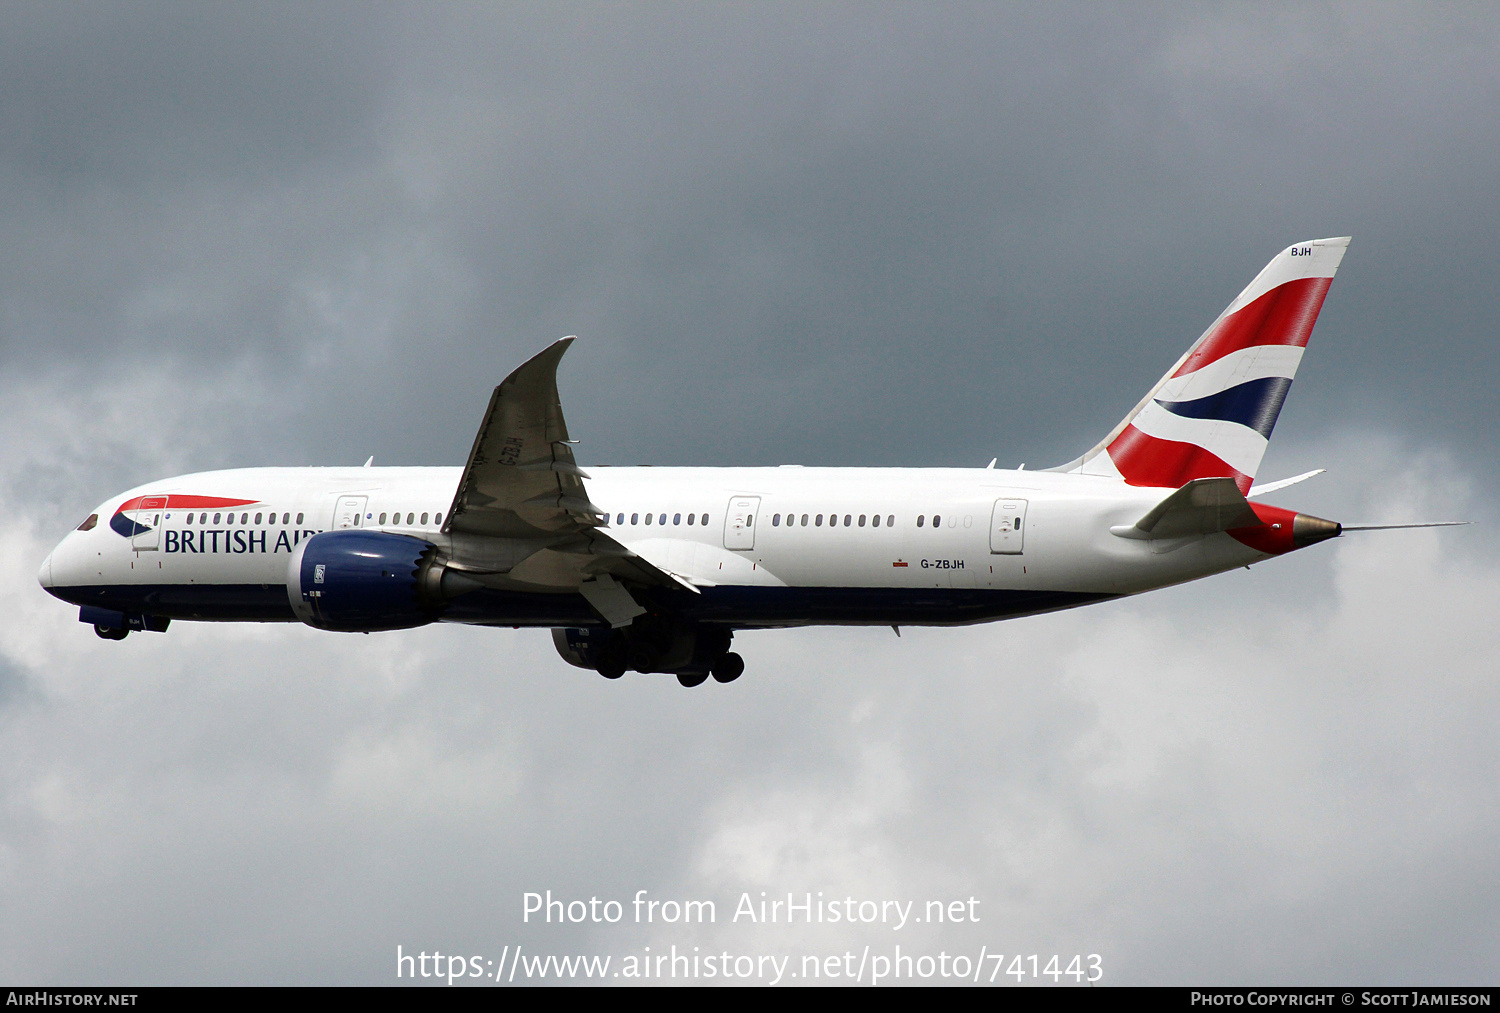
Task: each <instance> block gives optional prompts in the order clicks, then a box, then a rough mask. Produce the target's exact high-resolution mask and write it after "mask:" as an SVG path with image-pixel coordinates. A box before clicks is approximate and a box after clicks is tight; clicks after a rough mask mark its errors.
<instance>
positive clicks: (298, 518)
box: [297, 514, 302, 524]
mask: <svg viewBox="0 0 1500 1013" xmlns="http://www.w3.org/2000/svg"><path fill="white" fill-rule="evenodd" d="M297 523H298V524H301V523H302V515H301V514H298V515H297Z"/></svg>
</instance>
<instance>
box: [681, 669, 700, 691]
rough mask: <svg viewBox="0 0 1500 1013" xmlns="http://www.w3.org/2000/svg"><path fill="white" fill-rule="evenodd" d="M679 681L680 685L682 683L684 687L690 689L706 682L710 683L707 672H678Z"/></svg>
mask: <svg viewBox="0 0 1500 1013" xmlns="http://www.w3.org/2000/svg"><path fill="white" fill-rule="evenodd" d="M677 681H678V682H680V683H682V684H683V685H684V686H687V687H688V688H689V689H691V688H692V687H694V686H701V685H703V684H704V683H705V682H707V681H708V673H707V672H678V673H677Z"/></svg>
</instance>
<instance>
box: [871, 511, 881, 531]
mask: <svg viewBox="0 0 1500 1013" xmlns="http://www.w3.org/2000/svg"><path fill="white" fill-rule="evenodd" d="M870 526H871V527H874V528H878V527H880V515H879V514H876V515H875V516H874V517H871V518H870Z"/></svg>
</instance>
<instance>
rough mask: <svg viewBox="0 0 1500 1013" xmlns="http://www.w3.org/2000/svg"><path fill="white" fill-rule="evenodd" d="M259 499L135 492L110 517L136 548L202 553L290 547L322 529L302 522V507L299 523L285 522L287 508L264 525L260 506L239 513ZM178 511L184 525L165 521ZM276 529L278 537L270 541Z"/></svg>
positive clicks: (284, 550) (286, 520)
mask: <svg viewBox="0 0 1500 1013" xmlns="http://www.w3.org/2000/svg"><path fill="white" fill-rule="evenodd" d="M257 505H262V506H263V505H264V504H263V502H262V501H261V500H256V499H229V498H227V497H223V496H184V495H180V494H175V495H162V496H137V497H136V498H135V499H131V500H126V501H125V502H124V503H121V504H120V505H119V507H118V508H117V509H116V510H115V513H114V516H113V517H111V518H110V519H109V526H110V528H111V529H112V530H113V531H114V532H115V533H116V534H118V535H120V536H121V537H122V538H129V539H130V540H131V542H132V544H133V547H134V548H136V549H137V550H140V549H152V550H156V549H159V550H160V551H162V552H165V553H177V552H180V553H191V554H200V555H201V554H203V553H210V554H217V553H231V554H241V553H247V552H249V553H253V552H291V551H293V549H294V548H295V547H296V546H297V544H298V543H299V542H301V540H302V539H303V538H307V537H310V536H312V535H315V534H317V533H318V532H317V530H316V529H302V528H301V521H302V515H301V514H300V513H299V514H298V515H297V527H296V528H290V527H287V526H286V525H287V524H288V523H289V522H290V520H291V514H290V513H287V514H283V515H282V523H281V524H279V525H278V524H277V523H276V514H275V513H274V512H272V513H271V514H270V515H269V517H268V518H266V520H267V524H266V525H265V526H262V525H261V520H262V517H263V512H262V511H255V512H253V513H252V512H251V511H250V510H246V511H245V512H243V513H238V514H237V513H236V511H238V510H239V509H240V508H242V507H254V506H257ZM174 514H175V515H176V516H177V518H178V520H179V521H180V526H179V524H171V525H169V524H167V523H166V522H167V521H169V520H172V519H173V516H174ZM252 517H254V520H253V521H252V520H251V518H252ZM195 521H196V523H194V522H195ZM273 535H274V537H275V539H276V540H275V542H274V543H272V542H270V537H271V536H273Z"/></svg>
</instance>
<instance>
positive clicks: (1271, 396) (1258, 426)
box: [1156, 376, 1292, 440]
mask: <svg viewBox="0 0 1500 1013" xmlns="http://www.w3.org/2000/svg"><path fill="white" fill-rule="evenodd" d="M1291 386H1292V381H1291V380H1289V379H1288V378H1286V377H1284V376H1266V377H1262V378H1261V379H1259V380H1247V381H1246V382H1244V383H1242V384H1240V385H1239V386H1237V387H1230V388H1229V389H1228V390H1221V391H1219V392H1218V393H1217V394H1210V395H1208V396H1207V397H1200V398H1196V399H1194V400H1192V401H1160V400H1159V401H1157V402H1156V403H1157V404H1159V405H1161V406H1162V407H1163V408H1165V409H1166V410H1167V411H1169V412H1171V413H1172V414H1174V415H1182V416H1184V417H1186V418H1190V419H1219V420H1221V421H1224V422H1238V423H1239V424H1240V425H1242V426H1247V427H1249V428H1250V429H1254V430H1255V431H1256V432H1257V433H1260V435H1262V436H1264V437H1265V438H1266V439H1268V440H1269V439H1270V438H1271V430H1272V429H1274V428H1275V426H1276V416H1277V415H1279V414H1281V404H1282V402H1283V401H1285V400H1286V392H1287V390H1288V389H1289V388H1290V387H1291Z"/></svg>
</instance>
